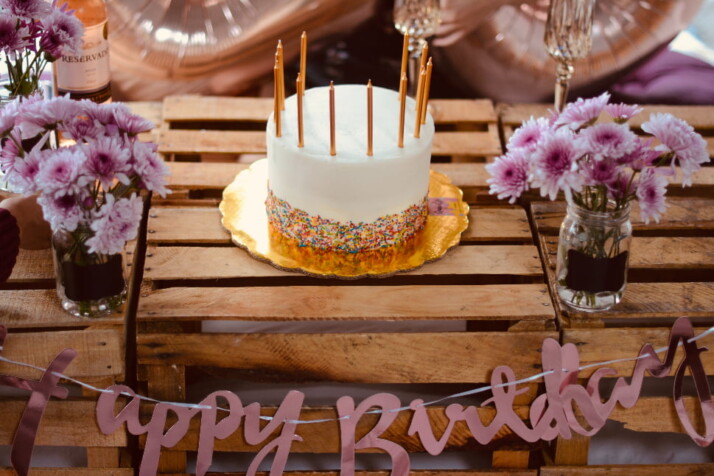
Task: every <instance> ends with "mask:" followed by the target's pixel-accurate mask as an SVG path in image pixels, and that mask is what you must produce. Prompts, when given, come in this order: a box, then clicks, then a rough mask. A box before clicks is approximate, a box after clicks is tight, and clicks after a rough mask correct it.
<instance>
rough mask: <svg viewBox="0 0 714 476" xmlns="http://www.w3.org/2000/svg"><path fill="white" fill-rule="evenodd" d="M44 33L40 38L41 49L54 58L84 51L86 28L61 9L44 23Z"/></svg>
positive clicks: (53, 12) (53, 11) (54, 11)
mask: <svg viewBox="0 0 714 476" xmlns="http://www.w3.org/2000/svg"><path fill="white" fill-rule="evenodd" d="M42 26H43V27H44V31H43V33H42V36H40V47H41V48H42V49H43V50H44V51H45V52H47V54H48V55H49V56H50V57H51V58H53V59H58V58H61V57H62V55H63V54H66V53H76V52H78V51H80V50H81V49H82V35H83V34H84V27H83V26H82V22H80V21H79V20H78V19H77V18H76V17H75V16H74V15H72V14H69V13H67V12H65V11H62V10H60V9H57V8H55V9H53V10H52V13H50V15H49V16H48V17H47V18H46V19H44V20H43V21H42Z"/></svg>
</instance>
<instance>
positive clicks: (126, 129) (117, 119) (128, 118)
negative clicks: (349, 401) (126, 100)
mask: <svg viewBox="0 0 714 476" xmlns="http://www.w3.org/2000/svg"><path fill="white" fill-rule="evenodd" d="M117 106H118V107H116V108H115V109H114V123H115V124H116V125H117V127H118V128H119V131H120V132H122V133H124V134H128V135H129V136H135V135H137V134H140V133H142V132H148V131H150V130H151V129H153V128H154V123H153V122H151V121H149V120H148V119H144V118H143V117H141V116H137V115H136V114H132V113H131V111H129V108H128V107H126V106H125V105H123V104H117Z"/></svg>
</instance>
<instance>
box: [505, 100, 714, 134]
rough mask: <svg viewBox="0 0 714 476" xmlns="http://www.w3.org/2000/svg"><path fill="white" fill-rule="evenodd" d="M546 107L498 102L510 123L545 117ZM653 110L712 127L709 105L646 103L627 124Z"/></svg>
mask: <svg viewBox="0 0 714 476" xmlns="http://www.w3.org/2000/svg"><path fill="white" fill-rule="evenodd" d="M548 109H552V106H550V105H549V104H499V106H498V111H499V115H500V117H501V121H502V122H503V123H504V124H510V125H520V124H521V122H523V121H524V120H526V119H528V118H529V117H531V116H533V117H545V116H547V115H548ZM655 112H666V113H670V114H672V115H674V116H676V117H678V118H680V119H683V120H685V121H687V122H688V123H689V124H690V125H691V126H692V127H694V128H695V129H705V130H710V129H714V118H712V108H711V106H666V105H647V106H644V111H643V112H641V113H640V114H638V115H637V116H635V117H633V118H632V119H631V120H630V121H629V124H630V125H632V126H634V127H639V126H640V125H641V124H642V123H643V122H646V121H648V120H649V117H650V114H651V113H655Z"/></svg>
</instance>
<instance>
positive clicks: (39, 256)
mask: <svg viewBox="0 0 714 476" xmlns="http://www.w3.org/2000/svg"><path fill="white" fill-rule="evenodd" d="M54 280H55V270H54V265H53V264H52V251H51V250H49V249H46V250H20V254H19V255H18V256H17V262H16V263H15V267H14V268H13V269H12V274H11V275H10V278H9V279H8V283H14V284H18V283H47V282H54Z"/></svg>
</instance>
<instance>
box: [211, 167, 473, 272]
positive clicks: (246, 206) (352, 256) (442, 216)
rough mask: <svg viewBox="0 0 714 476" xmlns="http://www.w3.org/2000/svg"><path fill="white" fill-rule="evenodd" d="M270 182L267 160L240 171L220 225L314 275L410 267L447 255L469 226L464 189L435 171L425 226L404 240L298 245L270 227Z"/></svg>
mask: <svg viewBox="0 0 714 476" xmlns="http://www.w3.org/2000/svg"><path fill="white" fill-rule="evenodd" d="M267 183H268V160H267V159H261V160H258V161H256V162H254V163H253V164H252V165H251V166H250V168H248V169H246V170H244V171H242V172H240V173H239V174H238V175H237V176H236V177H235V179H234V180H233V182H232V183H231V184H230V185H228V187H226V188H225V190H224V191H223V200H222V201H221V204H220V207H219V208H220V210H221V215H222V218H221V223H222V224H223V226H224V227H225V228H226V229H227V230H228V231H229V232H230V233H231V238H232V240H233V243H235V244H236V245H238V246H240V247H241V248H244V249H245V250H246V251H248V253H250V255H251V256H253V257H254V258H256V259H258V260H261V261H266V262H268V263H270V264H272V265H273V266H275V267H277V268H279V269H283V270H287V271H296V272H302V273H305V274H308V275H311V276H318V277H323V278H334V277H337V278H347V279H355V278H362V277H385V276H390V275H392V274H394V273H398V272H404V271H409V270H412V269H415V268H418V267H420V266H422V265H423V264H424V263H427V262H429V261H434V260H436V259H439V258H441V257H442V256H444V254H446V252H447V251H448V250H449V248H451V247H453V246H455V245H457V244H458V243H459V240H460V238H461V233H462V232H463V231H464V230H466V228H467V227H468V224H469V221H468V214H469V206H468V204H467V203H466V202H464V201H463V193H462V192H461V190H460V189H459V188H458V187H456V186H455V185H453V184H452V183H451V181H450V180H449V178H448V177H447V176H446V175H444V174H441V173H439V172H435V171H433V170H431V171H430V177H429V196H428V203H429V215H428V217H427V220H426V226H425V227H424V229H423V230H422V231H421V232H420V233H418V234H417V235H415V236H413V237H412V238H410V239H408V240H407V241H405V242H404V243H402V244H400V245H397V246H392V247H389V248H382V249H378V250H373V251H365V252H359V253H346V252H343V251H327V250H320V249H315V248H309V247H304V246H299V245H298V244H297V242H296V241H295V240H292V239H290V238H287V237H285V236H283V235H282V234H281V233H279V232H278V231H277V230H275V229H274V228H273V227H272V226H270V225H269V223H268V215H267V213H266V211H265V199H266V197H267V193H268V186H267ZM395 186H398V185H397V184H395Z"/></svg>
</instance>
